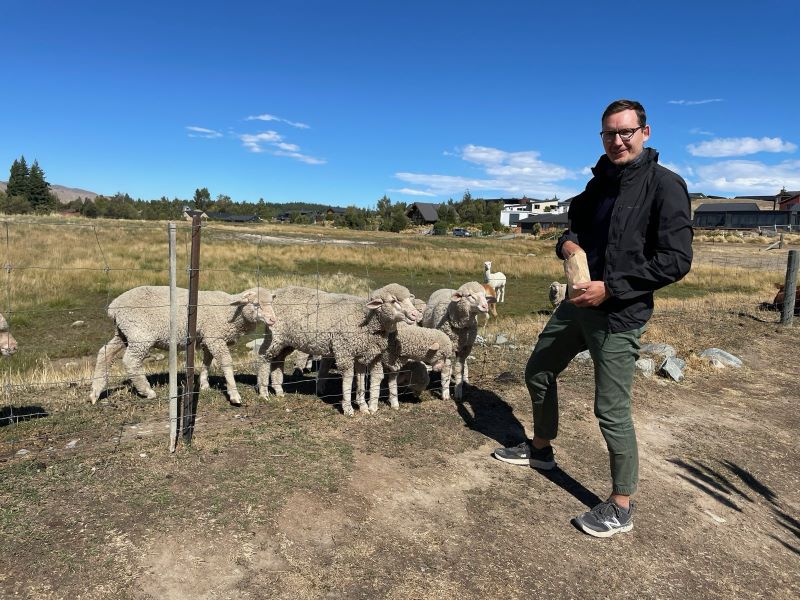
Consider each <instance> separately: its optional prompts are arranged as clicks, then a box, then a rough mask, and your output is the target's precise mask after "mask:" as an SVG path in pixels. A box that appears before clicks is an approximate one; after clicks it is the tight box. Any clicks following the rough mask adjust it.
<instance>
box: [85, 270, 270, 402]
mask: <svg viewBox="0 0 800 600" xmlns="http://www.w3.org/2000/svg"><path fill="white" fill-rule="evenodd" d="M273 298H274V294H273V293H272V292H270V291H268V290H265V289H263V288H251V289H248V290H245V291H243V292H241V293H239V294H236V295H231V294H227V293H225V292H220V291H201V292H198V294H197V340H196V341H197V344H198V345H200V346H201V347H202V349H203V366H202V368H201V372H200V389H207V388H208V367H209V366H210V365H211V361H212V360H213V359H216V360H217V363H218V364H219V365H220V367H221V368H222V372H223V373H224V374H225V381H226V382H227V385H228V399H229V401H230V403H231V404H234V405H240V404H241V403H242V399H241V396H240V395H239V391H238V390H237V389H236V381H235V380H234V378H233V361H232V359H231V354H230V351H229V350H228V345H229V344H230V345H233V344H234V343H236V341H237V340H238V339H239V338H240V337H241V336H243V335H245V334H247V333H250V332H251V331H252V330H253V329H255V327H256V326H257V325H258V323H263V324H264V325H266V327H267V330H269V328H270V327H271V326H273V325H275V312H274V310H273V307H272V301H273ZM177 303H178V345H179V347H182V348H183V347H185V346H186V337H187V309H188V304H189V293H188V291H187V290H186V289H183V288H178V295H177ZM169 313H170V309H169V287H168V286H147V285H145V286H140V287H135V288H133V289H130V290H128V291H127V292H124V293H123V294H120V295H119V296H117V298H115V299H114V300H113V301H112V302H111V304H109V306H108V316H109V317H111V318H112V319H114V324H115V326H116V332H115V334H114V337H112V338H111V340H110V341H109V342H108V343H107V344H106V345H105V346H103V347H102V348H100V351H99V352H98V353H97V364H96V365H95V370H94V379H93V380H92V392H91V396H90V398H91V401H92V404H94V403H96V402H97V400H98V399H99V398H100V394H102V393H103V390H105V388H106V386H107V385H108V370H109V367H110V366H111V364H112V363H113V361H114V359H116V357H117V356H118V355H119V353H120V352H122V350H123V349H125V354H124V356H123V357H122V362H123V364H124V365H125V368H126V370H127V372H128V375H130V377H131V382H132V383H133V386H134V388H135V389H136V391H137V392H138V393H139V394H141V395H142V396H144V397H145V398H148V399H152V398H155V397H156V393H155V392H154V391H153V389H152V388H151V387H150V384H149V383H148V382H147V378H146V377H145V376H144V374H143V372H142V371H143V368H142V361H143V360H144V358H145V357H146V356H147V354H148V352H149V350H150V349H151V348H152V347H154V346H155V347H157V348H163V349H168V348H169V341H170V332H169V329H170V327H169Z"/></svg>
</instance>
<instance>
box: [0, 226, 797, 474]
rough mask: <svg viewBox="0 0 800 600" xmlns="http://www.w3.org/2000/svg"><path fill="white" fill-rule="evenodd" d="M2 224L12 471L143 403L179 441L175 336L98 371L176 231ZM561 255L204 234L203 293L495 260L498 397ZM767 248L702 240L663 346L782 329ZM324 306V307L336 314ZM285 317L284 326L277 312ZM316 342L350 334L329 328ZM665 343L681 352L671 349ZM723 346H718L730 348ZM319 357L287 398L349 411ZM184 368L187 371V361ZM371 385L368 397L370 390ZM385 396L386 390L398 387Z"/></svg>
mask: <svg viewBox="0 0 800 600" xmlns="http://www.w3.org/2000/svg"><path fill="white" fill-rule="evenodd" d="M3 227H4V230H5V244H4V252H5V258H4V262H3V267H4V270H5V275H6V276H5V280H4V285H5V294H4V295H3V299H4V300H3V302H4V306H3V314H4V315H5V317H6V319H7V320H8V322H9V326H10V327H9V331H10V333H11V334H12V335H13V336H14V337H15V338H16V340H17V341H18V344H19V350H18V352H17V353H16V354H15V355H13V356H9V357H4V358H3V360H2V362H0V377H2V379H0V381H1V382H2V407H1V408H0V461H5V460H8V459H10V458H13V457H15V456H26V455H27V454H28V453H30V452H49V453H53V452H59V451H63V450H66V449H70V444H72V443H73V442H74V441H75V440H77V439H81V438H82V437H86V438H87V439H88V438H90V437H91V438H92V439H93V441H92V442H91V445H92V447H96V449H97V450H98V451H100V450H105V449H106V448H110V449H112V450H113V449H116V448H117V447H118V446H119V444H121V443H123V442H124V441H125V440H126V439H129V438H131V437H134V438H135V437H136V435H141V433H142V432H141V431H139V432H138V433H137V432H135V431H134V429H135V428H136V427H138V426H137V423H136V418H135V415H136V413H137V408H139V407H141V408H150V409H155V410H156V411H158V412H159V413H160V414H161V415H162V416H163V419H162V420H160V421H159V422H158V423H156V424H155V425H152V431H154V432H155V434H158V433H159V432H160V431H161V430H163V434H164V437H165V439H166V438H167V437H168V434H167V431H168V427H169V417H168V410H167V409H168V407H167V379H166V372H167V352H166V348H164V349H161V348H159V347H158V345H159V344H160V343H163V342H164V339H165V338H164V336H163V335H158V336H156V335H154V336H152V337H148V336H147V335H143V336H139V337H137V338H130V339H125V340H124V342H125V344H127V346H128V347H130V346H131V345H137V346H141V347H146V349H147V351H146V353H145V355H144V356H142V357H141V358H142V360H141V362H136V361H133V363H132V362H131V361H130V360H128V361H127V364H125V363H124V361H122V360H119V358H118V360H117V361H116V362H115V363H113V364H111V365H109V366H108V368H107V369H102V370H100V371H99V372H98V370H97V368H96V363H97V359H98V354H99V351H100V349H101V348H103V347H104V346H105V344H107V343H109V340H112V339H113V338H114V336H115V335H116V330H115V326H114V322H113V321H112V320H111V319H110V318H109V317H108V315H107V312H108V309H109V306H111V305H112V302H113V301H114V299H115V298H117V297H119V296H120V294H122V293H123V292H125V291H126V290H129V289H132V288H135V287H138V286H144V285H148V286H151V285H160V286H166V285H168V253H167V246H168V244H167V228H166V224H158V225H153V224H131V223H108V222H103V223H91V224H85V223H53V222H42V221H37V220H22V219H20V220H7V221H4V222H3ZM337 234H339V235H338V236H337ZM178 235H179V243H178V248H179V249H180V252H179V256H178V273H179V275H178V286H179V287H181V288H184V289H185V288H186V287H187V282H188V274H189V260H188V259H189V255H190V243H191V227H190V226H189V225H188V224H185V223H181V224H179V225H178ZM454 243H458V244H459V246H458V247H455V246H454ZM553 245H554V244H553V241H552V240H550V241H546V242H544V243H539V244H538V245H534V244H533V243H532V242H529V241H528V240H525V239H522V240H519V239H508V240H486V239H481V238H477V239H475V240H464V239H463V238H460V239H459V240H458V241H457V242H455V240H443V239H435V238H427V237H424V236H417V237H414V238H410V237H407V236H402V237H401V236H398V237H397V241H395V240H391V241H387V240H386V238H385V237H384V238H378V239H364V237H363V236H356V235H351V234H348V233H347V232H336V233H333V234H331V232H330V231H325V235H304V234H302V233H300V234H298V233H296V232H295V233H287V232H281V231H272V230H270V231H268V232H264V231H259V230H257V229H255V228H247V229H236V228H231V227H224V226H214V225H207V224H204V225H203V232H202V246H201V271H200V289H201V290H224V291H225V292H227V293H228V294H231V295H235V294H238V293H240V292H242V291H244V290H247V289H249V288H257V289H266V290H274V289H278V288H282V287H286V286H288V285H299V286H302V287H308V288H312V289H315V290H319V291H326V292H335V293H346V294H350V295H353V296H357V297H361V298H363V299H364V301H366V298H368V296H369V294H370V292H371V291H373V290H375V289H377V288H378V287H382V286H383V285H385V284H387V283H398V284H401V285H403V286H405V287H407V288H408V289H409V290H410V291H411V292H412V293H413V294H415V295H416V296H417V297H418V298H420V299H422V300H426V299H427V298H428V297H429V296H430V294H431V293H432V292H433V291H435V290H437V289H441V288H450V289H457V288H458V287H459V286H460V285H462V284H463V283H465V282H467V281H470V280H474V281H478V282H482V281H483V275H484V273H483V263H484V261H486V260H491V261H492V270H493V271H504V272H505V273H506V276H507V290H506V293H507V294H508V296H507V297H508V300H507V301H506V302H504V303H498V304H497V306H496V308H497V312H498V317H497V318H490V319H485V318H484V317H483V316H480V317H479V318H478V334H479V337H478V341H477V343H476V345H475V347H474V349H473V352H472V355H471V356H470V359H469V360H468V361H467V364H468V368H469V385H470V386H472V387H477V388H486V389H492V388H496V387H498V386H499V387H502V386H503V385H505V384H521V383H522V379H521V373H522V370H523V368H524V360H525V359H526V358H527V355H528V354H529V352H530V351H531V349H532V346H533V344H534V343H535V341H536V338H537V336H538V333H539V331H540V330H541V328H542V327H543V326H544V324H545V323H546V321H547V319H548V317H549V315H550V314H551V312H552V305H551V304H550V303H549V300H548V293H549V285H550V283H551V282H553V281H563V280H564V277H563V272H562V271H561V264H560V261H558V260H557V258H556V257H555V255H554V253H553ZM763 248H764V246H763V245H761V246H757V245H755V244H742V243H730V244H724V243H714V244H702V245H698V246H697V247H696V251H695V261H694V266H693V275H692V276H690V277H688V278H687V279H686V280H685V281H683V282H680V283H678V284H676V285H674V286H671V289H670V290H669V292H668V293H664V294H663V295H662V294H661V293H659V294H657V303H656V312H655V314H654V317H653V319H652V320H651V327H654V328H655V329H656V330H657V329H658V328H659V327H661V328H662V329H663V331H664V332H665V334H664V335H665V336H666V335H668V334H669V332H672V334H673V335H691V332H690V331H687V332H679V327H678V328H676V324H680V323H682V322H684V321H685V322H689V321H690V320H691V322H692V323H695V324H698V323H699V324H701V325H702V324H706V325H712V324H714V323H719V322H731V321H734V320H737V319H742V318H749V319H754V320H757V321H763V322H767V323H777V322H778V321H779V316H780V315H779V313H777V312H774V311H770V310H769V309H770V304H771V302H772V295H773V294H774V291H775V290H774V286H775V285H777V284H782V283H783V280H784V276H785V270H786V250H769V251H767V250H764V249H763ZM324 304H325V303H324V302H322V303H320V306H317V307H316V310H318V311H324V310H325V306H324ZM116 308H117V309H118V310H126V311H127V312H128V313H129V314H135V313H136V312H137V311H142V314H144V315H147V314H149V313H150V312H152V311H153V310H154V309H162V310H163V312H165V313H168V311H169V305H168V304H163V303H155V304H154V303H152V302H150V303H143V304H141V305H132V304H127V305H122V306H117V307H116ZM228 308H229V305H228V304H226V303H224V302H213V301H207V302H203V301H202V299H201V301H199V302H198V309H199V312H201V313H206V312H214V311H220V310H222V309H226V310H227V309H228ZM181 310H182V311H183V312H182V313H181V314H183V315H185V313H186V306H185V303H184V305H183V307H180V306H179V312H180V311H181ZM275 312H276V318H277V319H280V317H281V315H280V311H279V310H278V309H277V307H276V311H275ZM145 318H146V317H145ZM720 330H721V331H724V327H721V328H720ZM676 332H677V333H676ZM160 333H163V332H160ZM306 333H311V334H313V335H315V336H321V337H330V336H331V335H342V334H341V332H340V331H338V330H336V329H334V330H329V329H326V328H324V327H320V326H318V325H317V326H313V327H310V328H309V330H308V332H306ZM184 335H185V334H184ZM354 335H355V334H354ZM723 335H724V334H723ZM263 337H264V328H263V326H258V327H256V328H255V329H254V330H253V331H250V332H248V333H246V334H242V335H238V336H237V339H236V343H235V344H234V345H233V346H232V355H231V367H232V369H233V371H234V373H235V376H236V379H237V387H239V388H241V389H242V390H246V403H247V405H248V406H247V409H246V410H247V413H248V418H250V419H252V420H255V421H258V420H259V419H262V420H264V421H267V420H268V419H269V407H270V406H271V404H270V403H274V402H275V401H276V400H275V396H274V394H273V392H272V391H271V390H270V398H269V400H265V399H255V393H254V390H256V388H257V386H256V383H257V381H256V377H257V374H258V371H259V369H260V368H262V369H263V367H262V365H263V359H262V358H261V357H260V356H259V355H258V352H257V350H258V348H259V347H260V345H261V340H262V338H263ZM230 341H231V339H230V337H229V336H227V337H226V336H215V335H213V332H211V331H206V332H204V333H203V334H202V338H201V340H200V342H201V344H200V346H201V347H209V346H214V345H215V344H217V345H218V344H221V343H225V344H226V345H227V343H228V342H230ZM657 341H664V342H668V343H675V340H670V339H661V340H657ZM724 341H725V340H724V339H720V340H719V345H724ZM179 343H180V342H179ZM183 345H184V346H185V343H184V344H183ZM203 358H204V354H203V353H202V352H200V353H198V361H197V362H198V367H197V369H196V370H197V371H198V372H199V371H201V370H203V371H205V368H208V371H209V373H210V378H209V384H210V388H211V391H210V392H206V393H204V395H203V397H202V398H201V400H200V403H199V404H198V409H197V410H198V412H197V414H196V415H195V417H196V419H197V423H196V428H197V431H198V435H202V431H203V428H204V427H205V426H206V421H205V419H206V414H205V413H204V411H205V410H206V402H205V400H206V399H207V398H208V394H219V395H222V396H224V395H225V394H228V395H229V394H230V391H231V390H228V389H227V386H226V383H225V380H224V378H223V377H222V376H221V371H220V367H222V366H226V365H217V364H214V363H211V361H210V360H209V359H208V357H207V356H206V357H205V368H204V367H203V366H202V365H203ZM315 358H316V359H317V360H314V359H315ZM319 358H320V357H304V356H298V355H296V354H294V355H290V356H289V357H287V360H286V364H285V365H284V370H285V372H286V375H285V379H284V381H285V388H286V392H287V393H289V394H291V393H301V394H303V395H304V396H310V397H312V398H313V397H314V396H316V397H317V398H318V401H320V402H323V403H325V404H327V405H330V406H331V407H338V408H341V396H342V394H341V374H340V373H338V372H337V371H336V370H335V369H334V370H333V371H332V372H328V373H321V372H320V368H319ZM179 365H182V366H185V365H183V364H182V363H181V361H180V359H179ZM180 370H181V372H182V373H183V369H182V368H181V369H180ZM420 375H421V371H420V370H419V367H413V368H412V367H406V368H403V369H401V372H400V376H401V377H406V378H410V379H411V381H410V385H406V386H405V388H404V395H403V399H404V401H405V400H408V399H409V398H412V396H411V395H410V394H409V392H408V389H409V388H413V387H414V385H415V384H417V385H418V386H421V385H422V383H419V382H416V381H413V378H414V377H417V378H420ZM138 376H145V377H146V378H147V379H148V381H149V385H154V386H155V391H156V394H157V397H156V398H154V399H145V398H140V397H138V396H137V395H136V394H135V393H134V392H133V390H132V387H131V385H130V382H131V379H134V380H135V379H136V378H137V377H138ZM98 378H101V379H102V380H103V381H104V382H105V383H106V385H105V391H104V393H103V395H102V397H101V398H100V399H99V401H98V402H97V403H96V404H94V405H90V404H89V395H90V390H91V388H92V384H93V383H94V382H96V381H97V380H98ZM425 378H428V379H429V382H426V385H425V387H426V389H427V393H429V394H431V395H433V396H434V397H441V395H442V387H443V382H442V381H441V379H440V378H439V376H438V374H436V373H427V370H426V375H425V376H422V379H425ZM201 382H204V375H202V374H201ZM445 383H446V382H445ZM364 386H365V387H366V390H367V391H368V390H369V383H368V382H365V383H364ZM448 387H449V386H448ZM382 393H383V394H384V395H385V394H386V393H387V392H386V389H385V384H384V388H383V392H382ZM353 397H354V398H355V397H356V391H355V390H354V391H353ZM272 406H274V405H272ZM380 410H389V407H388V406H387V404H386V402H385V398H382V399H381V401H380ZM56 421H60V422H56ZM51 422H52V423H51ZM251 422H253V421H251ZM65 423H66V424H65ZM209 426H210V423H209ZM88 432H91V436H89V435H88ZM84 434H87V435H84ZM99 439H102V440H105V441H102V442H100V441H98V440H99ZM22 451H25V452H22Z"/></svg>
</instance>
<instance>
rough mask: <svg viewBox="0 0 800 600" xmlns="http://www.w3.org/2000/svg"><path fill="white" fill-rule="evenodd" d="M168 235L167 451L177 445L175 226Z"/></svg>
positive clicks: (171, 450) (172, 225)
mask: <svg viewBox="0 0 800 600" xmlns="http://www.w3.org/2000/svg"><path fill="white" fill-rule="evenodd" d="M167 231H168V235H169V451H170V452H175V446H176V445H177V444H178V286H177V274H176V264H177V249H176V246H177V244H176V226H175V223H172V222H170V223H169V224H168V225H167Z"/></svg>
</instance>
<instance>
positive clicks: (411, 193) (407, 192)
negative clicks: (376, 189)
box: [387, 188, 436, 196]
mask: <svg viewBox="0 0 800 600" xmlns="http://www.w3.org/2000/svg"><path fill="white" fill-rule="evenodd" d="M387 191H389V192H394V193H397V194H405V195H406V196H435V195H436V194H434V193H432V192H423V191H422V190H415V189H412V188H400V189H391V188H390V189H389V190H387Z"/></svg>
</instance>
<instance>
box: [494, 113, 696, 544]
mask: <svg viewBox="0 0 800 600" xmlns="http://www.w3.org/2000/svg"><path fill="white" fill-rule="evenodd" d="M601 122H602V131H601V132H600V136H601V139H602V141H603V149H604V150H605V155H604V156H602V157H600V160H599V161H598V162H597V165H596V166H595V167H594V169H592V172H593V174H594V177H593V178H592V179H591V180H590V181H589V183H588V184H587V185H586V189H585V191H584V192H583V193H581V194H579V195H578V196H576V197H575V198H574V199H573V200H572V203H571V204H570V208H569V229H567V230H566V231H565V232H564V234H563V235H562V236H561V238H560V239H559V241H558V244H557V245H556V254H557V255H558V256H559V257H560V258H562V259H565V260H566V259H568V258H569V257H570V256H571V255H572V254H574V253H575V252H577V251H579V250H583V251H585V252H586V256H587V261H588V263H589V272H590V274H591V281H586V282H580V283H577V284H576V285H574V286H573V287H574V290H571V293H570V295H571V296H573V297H572V298H571V299H570V300H569V301H568V302H562V303H561V304H560V305H559V307H558V308H557V309H556V311H555V313H554V314H553V316H552V317H551V318H550V321H549V322H548V323H547V325H546V326H545V328H544V330H543V331H542V333H541V334H540V335H539V341H538V342H537V344H536V347H535V348H534V350H533V353H532V354H531V357H530V359H529V360H528V365H527V367H526V368H525V381H526V383H527V385H528V391H529V393H530V395H531V401H532V403H533V431H534V435H533V439H532V440H526V441H525V442H523V443H522V444H520V445H518V446H514V447H512V448H498V449H496V450H495V452H494V455H495V457H496V458H498V459H499V460H502V461H505V462H508V463H511V464H516V465H530V466H532V467H534V468H537V469H552V468H553V467H555V466H556V463H555V459H554V456H553V449H552V447H551V445H550V442H551V440H553V439H555V437H556V434H557V431H558V397H557V388H556V377H557V376H558V374H559V373H561V371H563V370H564V369H565V368H566V367H567V365H568V364H569V362H570V361H571V360H572V358H573V357H574V356H575V355H576V354H577V353H579V352H581V351H583V350H586V349H587V348H588V350H589V352H590V353H591V356H592V359H593V361H594V369H595V371H594V373H595V400H594V413H595V415H596V416H597V418H598V419H599V422H600V431H601V432H602V434H603V437H604V438H605V440H606V445H607V447H608V452H609V457H610V463H611V479H612V489H611V495H610V496H609V498H608V500H606V501H605V502H602V503H600V504H598V505H597V506H595V507H594V508H593V509H592V510H590V511H588V512H586V513H584V514H582V515H580V516H578V517H577V518H576V519H575V522H576V524H577V525H578V526H579V527H580V528H581V529H582V530H583V531H584V532H586V533H588V534H590V535H593V536H595V537H610V536H612V535H614V534H615V533H618V532H624V531H630V530H631V529H632V528H633V512H634V504H633V502H632V501H631V499H630V497H631V495H632V494H633V493H634V492H635V491H636V485H637V482H638V470H639V457H638V451H637V446H636V433H635V431H634V428H633V420H632V418H631V384H632V382H633V374H634V371H635V362H636V359H637V358H638V353H639V347H640V345H639V338H640V336H641V334H642V332H643V331H644V329H645V324H646V323H647V321H648V319H649V318H650V316H651V315H652V312H653V291H654V290H657V289H659V288H662V287H664V286H666V285H668V284H670V283H674V282H675V281H678V280H679V279H681V278H682V277H683V276H684V275H686V273H688V272H689V268H690V267H691V263H692V228H691V216H690V203H689V194H688V192H687V189H686V183H685V182H684V181H683V179H681V178H680V177H679V176H678V175H676V174H675V173H673V172H672V171H670V170H668V169H666V168H664V167H662V166H661V165H659V164H658V153H657V152H656V151H655V150H653V149H652V148H645V147H644V144H645V142H646V141H647V140H648V138H649V137H650V126H649V125H648V124H647V117H646V115H645V111H644V108H643V107H642V105H641V104H639V103H638V102H636V101H633V100H617V101H615V102H612V103H611V104H610V105H609V106H608V108H606V110H605V112H604V113H603V116H602V120H601ZM582 290H585V291H582ZM576 294H580V295H576Z"/></svg>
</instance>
